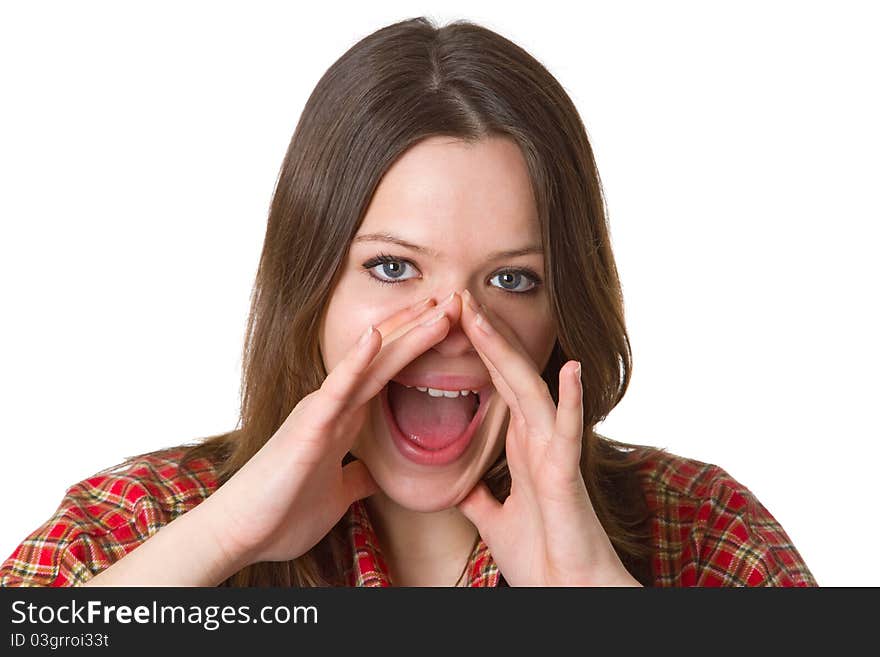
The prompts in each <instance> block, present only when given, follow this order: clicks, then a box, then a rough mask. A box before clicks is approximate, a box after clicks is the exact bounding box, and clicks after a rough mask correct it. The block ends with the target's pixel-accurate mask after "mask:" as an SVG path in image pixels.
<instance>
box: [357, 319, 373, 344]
mask: <svg viewBox="0 0 880 657" xmlns="http://www.w3.org/2000/svg"><path fill="white" fill-rule="evenodd" d="M371 335H373V325H372V324H370V326H369V328H368V329H367V330H366V331H364V334H363V335H362V336H361V337H360V338H359V339H358V343H357V346H358V347H363V346H365V345H366V344H367V342H369V341H370V336H371Z"/></svg>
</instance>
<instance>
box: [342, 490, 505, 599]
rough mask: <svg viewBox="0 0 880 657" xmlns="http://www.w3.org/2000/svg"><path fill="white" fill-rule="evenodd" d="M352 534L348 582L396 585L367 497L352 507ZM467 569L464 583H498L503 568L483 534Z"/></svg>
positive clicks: (494, 584) (350, 523)
mask: <svg viewBox="0 0 880 657" xmlns="http://www.w3.org/2000/svg"><path fill="white" fill-rule="evenodd" d="M348 537H349V543H350V545H351V549H352V567H351V568H350V569H349V571H348V572H347V573H346V580H347V582H348V585H349V586H393V584H392V583H391V577H390V575H389V573H388V565H387V564H386V562H385V559H384V558H383V556H382V551H381V549H380V548H379V541H378V539H377V537H376V532H375V531H374V530H373V525H372V523H371V522H370V517H369V515H368V514H367V506H366V504H365V503H364V501H363V500H358V501H356V502H355V503H354V504H352V505H351V507H349V509H348ZM466 572H467V575H466V579H465V581H464V584H463V585H464V586H498V580H499V575H500V571H499V570H498V566H497V565H496V564H495V561H494V560H493V559H492V555H491V554H490V553H489V547H488V546H487V545H486V543H485V542H483V539H482V538H479V539H478V540H477V544H476V545H475V546H474V550H473V552H471V556H470V559H469V560H468V565H467V570H466Z"/></svg>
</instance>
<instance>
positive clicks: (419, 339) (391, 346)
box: [348, 294, 460, 408]
mask: <svg viewBox="0 0 880 657" xmlns="http://www.w3.org/2000/svg"><path fill="white" fill-rule="evenodd" d="M457 303H460V297H459V296H458V295H457V294H454V295H453V297H452V298H451V300H450V301H447V302H446V303H444V304H440V305H439V306H437V307H436V308H431V309H430V310H428V311H426V312H425V313H423V314H422V316H421V317H420V320H421V322H413V323H412V324H411V325H410V326H409V327H408V328H407V329H406V330H403V329H401V331H400V332H399V333H400V334H399V335H397V336H396V337H393V338H392V337H390V336H389V340H388V341H387V342H385V341H384V340H383V345H382V348H381V350H380V351H379V353H378V354H377V355H376V357H375V358H374V359H373V360H372V362H370V363H369V365H368V367H366V368H365V369H364V370H363V371H361V372H359V373H358V375H357V381H356V384H355V385H353V386H352V388H351V389H350V393H349V403H348V407H349V408H360V407H361V406H363V405H364V404H365V403H366V402H368V401H369V400H370V399H372V398H373V397H375V396H376V395H378V394H379V393H380V392H381V391H382V388H384V387H385V386H386V385H387V384H388V382H389V381H390V380H391V378H392V377H393V376H394V375H396V374H397V373H398V372H400V371H401V370H402V369H403V368H404V367H406V366H407V365H408V364H409V363H411V362H412V361H413V360H414V359H415V358H417V357H418V356H419V355H420V354H422V353H424V352H425V351H427V350H428V349H430V348H431V347H432V346H434V345H435V344H437V343H438V342H440V341H441V340H443V339H444V338H445V337H446V334H447V332H448V331H449V326H450V323H449V319H448V317H447V314H452V313H453V312H455V304H457Z"/></svg>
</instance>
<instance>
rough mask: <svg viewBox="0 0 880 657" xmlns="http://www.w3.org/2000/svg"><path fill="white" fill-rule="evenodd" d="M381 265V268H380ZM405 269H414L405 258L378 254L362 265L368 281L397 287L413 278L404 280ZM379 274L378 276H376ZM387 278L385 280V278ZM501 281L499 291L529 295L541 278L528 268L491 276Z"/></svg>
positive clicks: (538, 284)
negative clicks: (524, 284) (523, 285)
mask: <svg viewBox="0 0 880 657" xmlns="http://www.w3.org/2000/svg"><path fill="white" fill-rule="evenodd" d="M380 265H381V267H380ZM407 267H411V268H413V269H415V265H414V264H413V263H412V262H410V261H409V260H407V259H406V258H396V257H394V256H390V255H387V254H385V253H380V254H379V255H377V256H376V257H375V258H370V259H369V260H367V261H366V262H365V263H364V264H363V268H364V269H365V270H366V272H367V274H368V275H369V277H370V279H372V280H374V281H376V282H377V283H382V284H383V285H397V284H399V283H402V282H404V281H408V280H410V279H412V278H416V277H415V276H410V277H409V278H405V277H404V275H403V272H404V270H405V269H406V268H407ZM377 273H379V274H380V275H378V276H377V275H376V274H377ZM385 277H387V278H385ZM496 278H500V279H501V281H502V282H501V287H498V289H500V290H505V291H507V292H511V293H513V294H530V293H532V292H534V291H535V290H537V289H538V287H540V286H541V278H540V276H538V275H537V274H536V273H535V272H534V271H532V270H531V269H528V268H513V269H505V270H503V271H500V272H498V273H497V274H495V275H494V276H492V278H491V279H489V280H490V281H491V280H494V279H496ZM523 282H525V283H526V284H530V285H529V287H527V288H525V289H521V287H520V286H521V285H522V283H523Z"/></svg>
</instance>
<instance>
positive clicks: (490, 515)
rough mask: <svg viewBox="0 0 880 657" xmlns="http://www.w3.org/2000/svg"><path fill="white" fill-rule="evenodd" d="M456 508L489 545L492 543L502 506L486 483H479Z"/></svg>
mask: <svg viewBox="0 0 880 657" xmlns="http://www.w3.org/2000/svg"><path fill="white" fill-rule="evenodd" d="M456 506H457V507H458V510H459V511H461V512H462V513H463V514H464V516H465V518H467V519H468V520H470V521H471V522H472V523H473V524H474V526H475V527H476V528H477V531H478V532H479V533H480V536H481V537H482V538H483V540H485V541H486V542H487V543H489V542H491V541H492V537H493V534H494V528H495V526H496V524H497V522H498V516H499V514H500V513H501V507H502V505H501V502H499V501H498V500H496V499H495V496H494V495H492V492H491V491H490V490H489V487H488V486H487V485H486V483H485V482H484V481H479V482H477V485H476V486H474V487H473V489H472V490H471V492H470V493H468V494H467V496H465V498H464V499H463V500H462V501H461V502H459V503H458V504H457V505H456Z"/></svg>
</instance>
